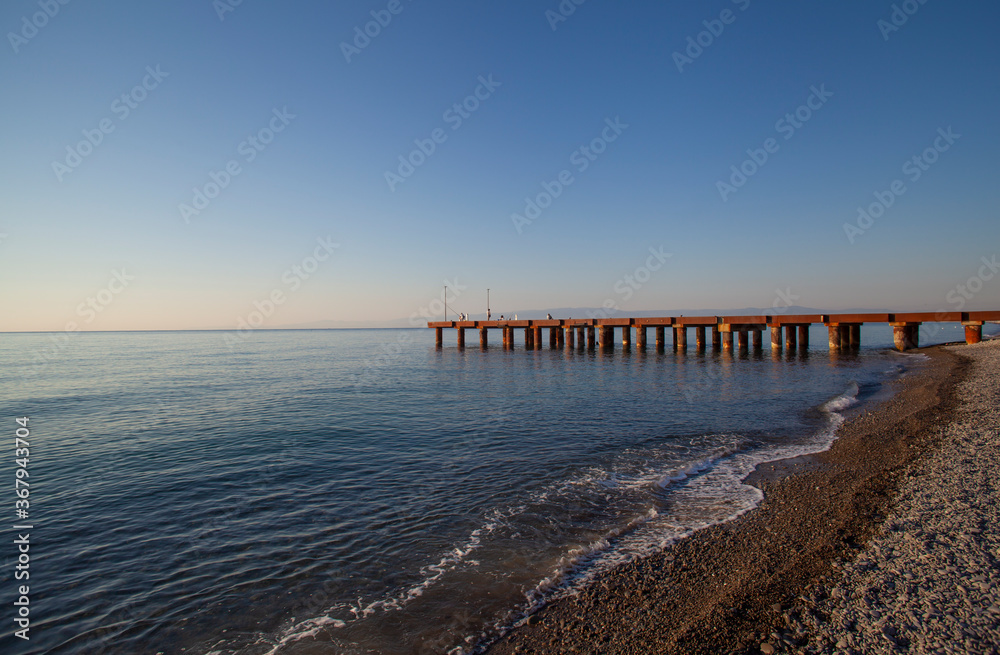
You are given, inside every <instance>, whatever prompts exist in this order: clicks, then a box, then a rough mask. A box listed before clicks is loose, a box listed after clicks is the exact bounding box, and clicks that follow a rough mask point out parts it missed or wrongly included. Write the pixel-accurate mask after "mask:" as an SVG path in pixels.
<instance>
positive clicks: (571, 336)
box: [566, 327, 576, 350]
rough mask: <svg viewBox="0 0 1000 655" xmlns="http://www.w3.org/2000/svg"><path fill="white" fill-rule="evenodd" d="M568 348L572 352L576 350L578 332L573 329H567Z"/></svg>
mask: <svg viewBox="0 0 1000 655" xmlns="http://www.w3.org/2000/svg"><path fill="white" fill-rule="evenodd" d="M566 347H567V348H569V349H570V350H575V349H576V330H574V329H573V328H571V327H570V328H566Z"/></svg>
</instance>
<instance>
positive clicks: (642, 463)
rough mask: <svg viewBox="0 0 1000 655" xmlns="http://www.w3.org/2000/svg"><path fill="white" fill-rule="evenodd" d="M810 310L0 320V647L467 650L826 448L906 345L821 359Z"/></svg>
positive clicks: (742, 506)
mask: <svg viewBox="0 0 1000 655" xmlns="http://www.w3.org/2000/svg"><path fill="white" fill-rule="evenodd" d="M668 332H669V331H668ZM952 332H954V334H952ZM958 334H959V333H958V332H957V331H955V330H952V328H948V330H946V331H944V332H942V333H940V334H939V335H938V336H937V340H946V339H954V338H959V337H958ZM449 336H453V335H449ZM824 336H825V335H824V334H822V333H821V331H817V332H815V334H814V335H813V338H812V340H813V343H814V344H815V343H819V344H823V345H822V346H819V347H814V349H813V350H811V351H809V352H808V353H805V354H795V355H792V356H789V355H781V356H773V357H772V355H771V353H770V352H769V351H767V350H765V352H764V353H763V354H762V355H757V356H755V355H753V354H750V355H743V356H741V355H739V354H738V353H737V354H736V355H729V354H713V353H711V352H709V353H707V354H706V353H696V352H694V351H693V350H689V351H688V352H687V353H680V354H677V353H674V352H672V350H671V349H670V348H669V347H668V349H667V351H666V352H665V353H657V352H656V351H655V350H650V351H648V352H637V351H634V350H633V351H632V352H631V353H623V352H621V350H616V351H615V352H614V353H600V352H586V351H564V350H557V351H553V350H542V351H532V352H525V351H524V350H523V349H521V348H520V347H519V348H518V349H517V350H514V351H509V352H508V351H504V350H502V349H500V348H498V347H493V348H491V349H490V350H489V351H487V352H481V351H480V350H479V348H478V347H475V348H468V349H466V350H464V351H459V350H457V349H456V348H455V347H454V346H453V345H451V344H450V343H449V344H447V345H446V346H445V348H443V349H441V350H436V349H435V348H434V347H433V334H432V332H431V331H429V330H423V331H420V330H416V331H415V330H346V331H259V332H255V333H252V334H250V335H249V336H248V338H247V339H246V340H245V341H242V342H240V343H239V344H238V345H236V346H232V347H231V346H230V345H229V344H227V343H226V342H225V341H224V339H223V335H222V334H221V333H213V332H173V333H88V334H76V335H73V336H71V337H68V338H65V337H63V336H61V335H47V334H3V335H0V374H2V379H0V420H2V421H3V422H4V424H5V425H4V430H5V431H6V432H7V433H8V435H10V438H9V439H8V440H7V443H8V445H9V447H8V448H6V449H5V452H6V455H5V456H4V457H3V461H2V465H0V476H2V479H3V480H4V481H5V482H4V483H3V484H2V485H0V488H3V489H7V492H6V493H7V505H8V509H7V510H6V511H7V513H8V516H9V520H10V524H8V525H7V527H6V528H5V532H6V533H7V534H8V536H12V535H13V531H12V530H11V529H10V526H11V525H13V524H14V523H15V522H22V523H23V522H25V521H17V520H16V519H15V517H14V500H15V497H14V493H13V479H14V473H13V468H14V464H13V460H14V450H13V434H14V431H15V429H16V427H17V425H16V423H15V421H14V419H15V417H20V416H28V417H29V418H30V422H29V427H30V429H31V436H30V439H29V441H30V464H29V472H30V484H31V487H30V489H31V496H30V516H29V519H28V520H29V521H30V523H31V524H33V525H34V529H33V530H32V531H31V551H30V552H31V564H30V576H31V577H30V589H31V610H30V611H31V614H30V617H31V632H30V636H31V640H30V642H22V641H21V640H16V641H15V639H14V638H13V637H12V636H11V633H12V632H13V630H14V629H15V627H14V625H13V620H12V619H13V616H14V610H13V609H11V608H12V607H13V605H12V604H11V603H12V602H13V600H14V589H15V581H14V580H13V573H14V563H15V560H16V557H17V553H16V551H15V547H14V546H12V545H11V542H12V538H8V539H5V540H4V541H5V542H6V543H7V544H8V545H7V546H5V547H3V549H2V550H0V560H3V561H4V566H3V569H2V572H0V575H2V577H3V593H4V599H5V601H4V603H3V607H5V608H7V609H6V610H4V614H5V616H3V617H0V618H2V620H3V621H4V623H5V624H6V625H7V630H5V632H4V634H3V637H2V639H3V641H4V643H5V644H6V646H5V647H6V648H11V649H14V648H16V650H9V651H6V652H19V653H74V654H75V653H80V654H84V653H86V654H88V655H91V654H94V653H128V654H137V653H150V654H154V653H164V654H174V653H186V654H197V655H206V654H209V653H211V654H215V655H229V654H241V655H251V654H252V655H264V654H281V655H286V654H287V655H307V654H308V655H311V654H319V653H322V654H330V653H345V654H360V653H366V654H369V653H370V654H385V655H396V654H403V653H406V654H412V653H428V654H429V653H447V652H453V653H463V652H465V653H471V652H473V651H474V650H475V649H476V648H477V645H478V644H481V643H484V640H485V641H488V640H489V638H490V637H491V636H494V635H496V634H497V632H498V631H500V630H503V629H504V627H506V626H509V625H510V624H512V623H513V622H515V621H517V620H519V619H521V618H522V617H523V616H524V614H525V612H527V611H530V610H531V609H532V608H533V607H537V606H538V605H539V604H540V603H544V602H546V601H548V600H550V599H551V598H553V597H556V596H558V595H561V594H565V593H572V592H573V591H574V590H575V589H578V588H580V586H582V585H585V584H587V581H588V580H589V579H590V578H591V577H592V576H593V575H595V573H597V572H599V571H601V570H604V569H605V568H607V567H609V566H613V565H614V564H616V563H618V562H621V561H624V560H627V559H629V558H632V557H635V556H637V555H641V554H643V553H648V552H651V551H652V550H654V549H656V548H658V547H660V546H661V545H662V544H664V543H667V542H669V541H670V540H673V539H676V538H678V537H680V536H683V535H685V534H687V533H689V532H690V531H692V530H694V529H697V528H699V527H701V526H704V525H708V524H711V523H714V522H717V521H720V520H725V519H728V518H731V517H733V516H735V515H737V514H739V513H740V512H743V511H745V510H747V509H749V508H751V507H753V506H754V504H755V503H756V502H757V501H758V500H759V494H758V493H757V492H756V490H754V489H751V488H749V487H745V486H743V485H741V484H740V482H739V481H740V479H741V478H742V477H743V476H744V475H745V474H746V473H748V472H749V471H750V470H752V468H753V466H754V465H755V464H756V463H757V462H760V461H763V460H767V459H774V458H777V457H781V456H788V455H794V454H798V453H801V452H804V451H807V450H817V449H821V448H823V447H825V446H826V445H827V444H828V442H829V439H830V434H831V432H832V430H833V429H834V428H835V427H836V425H838V424H839V422H840V421H841V420H842V414H843V411H844V410H845V409H847V408H849V407H851V406H855V407H857V406H859V403H860V404H863V403H865V402H867V401H869V399H872V398H876V397H878V396H879V394H880V393H883V392H884V390H885V383H886V382H887V381H888V380H890V379H892V378H893V377H896V376H898V375H900V374H903V373H904V372H905V370H906V369H907V367H909V366H911V365H912V364H913V363H914V362H915V361H917V360H919V357H916V358H914V357H912V356H904V355H898V354H894V353H889V352H887V351H886V350H885V349H884V346H885V345H888V344H890V343H891V335H890V333H889V331H888V329H886V330H884V331H880V330H879V329H877V328H872V329H867V328H866V335H865V336H866V339H867V341H868V343H867V345H866V347H865V348H863V349H862V352H861V353H860V354H859V355H856V356H843V357H839V358H831V357H830V356H829V355H828V353H827V352H826V346H825V338H824ZM17 584H21V583H20V582H19V583H17Z"/></svg>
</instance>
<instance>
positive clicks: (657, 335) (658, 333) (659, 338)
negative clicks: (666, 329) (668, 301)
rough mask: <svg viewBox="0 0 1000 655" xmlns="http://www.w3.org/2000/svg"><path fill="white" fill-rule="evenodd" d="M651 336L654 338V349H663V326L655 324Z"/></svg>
mask: <svg viewBox="0 0 1000 655" xmlns="http://www.w3.org/2000/svg"><path fill="white" fill-rule="evenodd" d="M653 338H654V339H655V340H656V349H657V350H663V344H664V343H665V341H666V340H665V339H664V338H663V326H662V325H657V326H656V328H655V330H654V332H653Z"/></svg>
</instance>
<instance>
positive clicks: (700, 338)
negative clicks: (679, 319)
mask: <svg viewBox="0 0 1000 655" xmlns="http://www.w3.org/2000/svg"><path fill="white" fill-rule="evenodd" d="M694 344H695V347H696V348H697V349H698V351H699V352H702V351H704V350H705V326H704V325H699V326H698V327H696V328H695V329H694Z"/></svg>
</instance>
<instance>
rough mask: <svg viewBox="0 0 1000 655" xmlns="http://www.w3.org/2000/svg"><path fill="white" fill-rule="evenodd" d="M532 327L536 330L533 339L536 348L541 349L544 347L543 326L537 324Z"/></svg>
mask: <svg viewBox="0 0 1000 655" xmlns="http://www.w3.org/2000/svg"><path fill="white" fill-rule="evenodd" d="M532 329H533V330H534V331H535V336H534V338H533V339H532V341H534V342H535V350H541V349H542V327H541V326H540V325H536V326H535V327H534V328H532Z"/></svg>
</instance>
